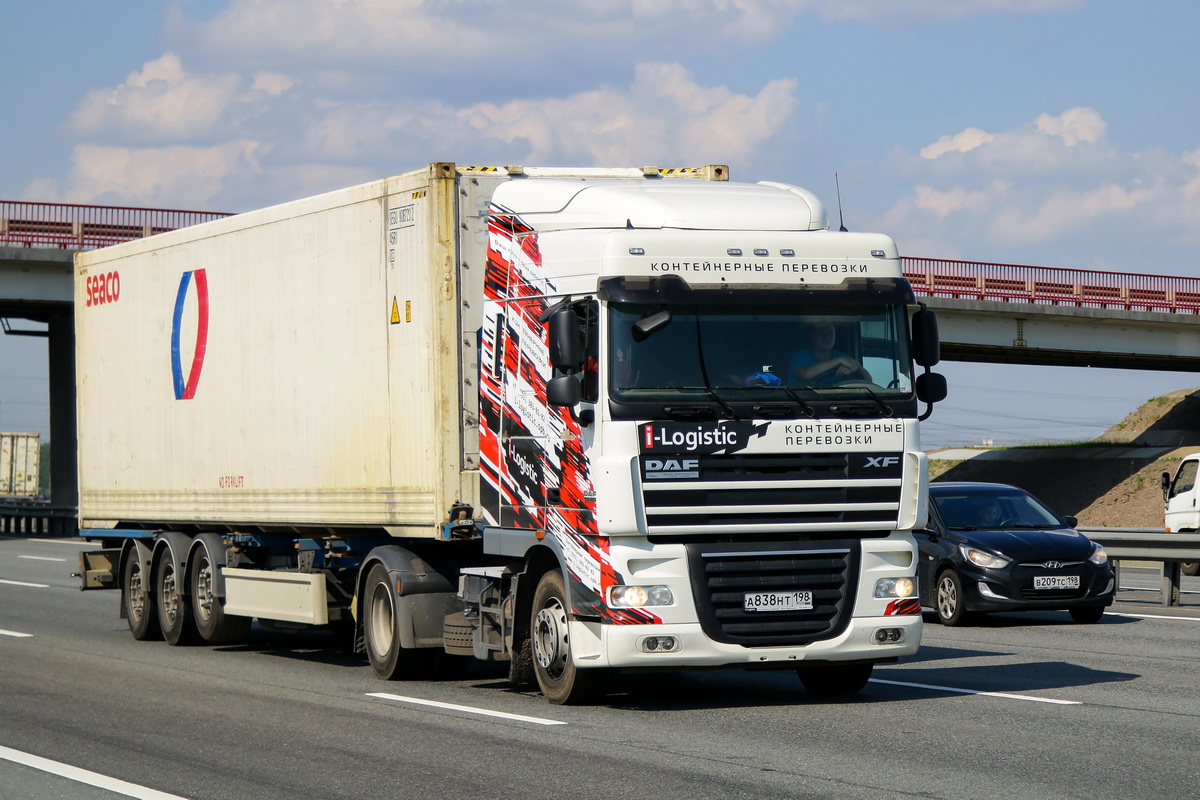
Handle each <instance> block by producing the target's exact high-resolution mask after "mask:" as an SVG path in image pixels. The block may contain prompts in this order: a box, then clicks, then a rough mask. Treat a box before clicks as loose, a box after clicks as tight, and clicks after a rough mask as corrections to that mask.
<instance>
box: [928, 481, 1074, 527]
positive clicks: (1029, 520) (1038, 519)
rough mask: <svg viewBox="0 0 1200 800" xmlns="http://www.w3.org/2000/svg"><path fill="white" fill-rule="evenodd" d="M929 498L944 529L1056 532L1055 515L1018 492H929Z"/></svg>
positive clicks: (1025, 494) (1011, 490) (1012, 490)
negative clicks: (1006, 529) (1018, 529)
mask: <svg viewBox="0 0 1200 800" xmlns="http://www.w3.org/2000/svg"><path fill="white" fill-rule="evenodd" d="M930 497H931V499H932V500H933V503H934V505H935V506H937V510H938V513H939V514H941V515H942V521H943V522H944V523H945V524H946V527H947V528H957V529H958V530H980V529H997V528H1058V527H1061V526H1062V522H1061V521H1060V520H1059V518H1058V515H1056V514H1055V513H1054V512H1053V511H1051V510H1050V509H1048V508H1046V507H1045V506H1044V505H1042V504H1041V502H1039V501H1038V500H1037V498H1035V497H1033V496H1032V495H1030V494H1027V493H1025V492H1022V491H1020V490H1019V489H1010V490H977V489H965V490H958V491H941V490H939V491H937V492H931V493H930Z"/></svg>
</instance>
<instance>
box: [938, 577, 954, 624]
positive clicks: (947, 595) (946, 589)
mask: <svg viewBox="0 0 1200 800" xmlns="http://www.w3.org/2000/svg"><path fill="white" fill-rule="evenodd" d="M937 602H938V613H939V614H941V615H942V619H950V618H951V617H953V616H954V614H955V612H957V611H958V587H957V586H955V585H954V581H952V580H951V579H950V578H949V577H944V578H942V579H941V580H940V581H938V590H937Z"/></svg>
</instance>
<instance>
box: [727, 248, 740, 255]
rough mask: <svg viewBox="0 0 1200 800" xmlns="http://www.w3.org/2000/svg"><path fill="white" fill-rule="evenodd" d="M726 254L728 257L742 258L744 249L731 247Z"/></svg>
mask: <svg viewBox="0 0 1200 800" xmlns="http://www.w3.org/2000/svg"><path fill="white" fill-rule="evenodd" d="M725 253H726V255H731V256H740V255H741V254H742V249H741V248H740V247H731V248H729V249H728V250H726V251H725Z"/></svg>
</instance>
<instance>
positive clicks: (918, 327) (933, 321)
mask: <svg viewBox="0 0 1200 800" xmlns="http://www.w3.org/2000/svg"><path fill="white" fill-rule="evenodd" d="M912 346H913V361H916V362H917V364H918V365H920V366H922V367H932V366H933V365H934V364H936V363H938V362H939V361H941V360H942V345H941V341H940V340H939V339H938V324H937V314H934V313H933V312H932V311H930V310H929V309H928V308H925V307H924V306H921V308H920V310H919V311H917V313H915V314H913V318H912Z"/></svg>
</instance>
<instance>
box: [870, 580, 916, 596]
mask: <svg viewBox="0 0 1200 800" xmlns="http://www.w3.org/2000/svg"><path fill="white" fill-rule="evenodd" d="M916 594H917V584H916V582H915V581H914V580H913V579H912V578H880V579H879V580H877V581H875V596H876V597H915V596H916Z"/></svg>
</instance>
